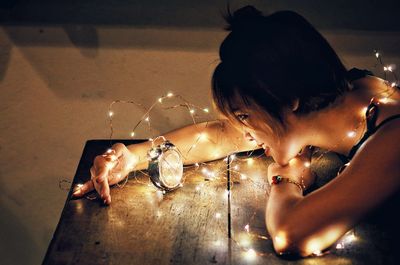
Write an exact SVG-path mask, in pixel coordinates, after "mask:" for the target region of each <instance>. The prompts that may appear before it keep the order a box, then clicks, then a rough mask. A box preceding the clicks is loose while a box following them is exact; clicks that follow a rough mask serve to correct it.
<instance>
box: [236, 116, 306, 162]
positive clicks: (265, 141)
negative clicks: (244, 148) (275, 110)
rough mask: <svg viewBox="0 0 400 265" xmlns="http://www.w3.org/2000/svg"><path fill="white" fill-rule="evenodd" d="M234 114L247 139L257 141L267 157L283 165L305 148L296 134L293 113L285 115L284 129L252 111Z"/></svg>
mask: <svg viewBox="0 0 400 265" xmlns="http://www.w3.org/2000/svg"><path fill="white" fill-rule="evenodd" d="M234 114H235V116H236V117H238V119H239V120H241V121H242V123H243V124H242V125H241V128H242V130H243V132H244V136H245V138H246V139H247V140H249V141H255V142H256V144H257V145H258V146H259V147H262V148H263V149H264V150H265V154H266V155H267V156H272V157H273V158H274V160H275V162H277V163H279V164H281V165H286V164H287V163H288V162H289V161H290V159H292V158H293V157H295V156H296V155H297V154H298V153H299V152H300V150H301V149H302V147H303V146H302V144H301V142H300V139H299V138H298V136H297V135H298V134H296V133H295V132H294V126H293V122H296V117H295V115H294V114H293V113H292V112H288V113H287V114H285V115H284V122H285V124H286V128H284V129H283V128H282V127H281V125H278V123H276V122H268V121H269V120H272V119H271V118H269V117H268V116H266V114H262V113H259V112H255V111H250V110H247V111H235V113H234Z"/></svg>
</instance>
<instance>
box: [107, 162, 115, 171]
mask: <svg viewBox="0 0 400 265" xmlns="http://www.w3.org/2000/svg"><path fill="white" fill-rule="evenodd" d="M113 167H114V164H113V163H106V168H107V170H111V169H112V168H113Z"/></svg>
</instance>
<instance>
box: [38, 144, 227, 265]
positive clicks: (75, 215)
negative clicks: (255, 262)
mask: <svg viewBox="0 0 400 265" xmlns="http://www.w3.org/2000/svg"><path fill="white" fill-rule="evenodd" d="M91 144H92V143H88V144H87V145H86V147H85V155H84V156H83V158H82V160H81V163H80V166H79V167H78V171H77V175H76V176H75V181H74V182H76V183H78V182H82V181H83V180H84V179H87V178H88V169H89V166H88V165H90V163H91V162H90V161H93V160H92V158H93V155H88V152H89V150H88V149H92V150H93V148H94V149H96V150H97V152H94V153H100V152H98V150H100V149H102V148H103V151H104V150H105V149H106V148H107V147H104V142H103V147H102V148H101V147H99V146H96V147H93V146H92V145H91ZM90 153H92V154H93V152H92V151H90ZM83 164H84V165H83ZM209 167H210V168H213V169H214V170H219V171H221V170H222V171H224V169H225V163H224V162H223V161H217V162H213V163H211V164H210V165H209ZM185 174H186V175H190V176H188V178H187V180H186V183H185V185H184V186H183V187H182V188H181V189H179V190H177V191H175V192H173V193H170V194H166V195H164V196H163V195H162V193H159V192H157V191H156V189H155V188H154V187H153V185H152V184H150V182H149V181H148V179H147V178H146V177H144V176H143V175H142V176H139V177H138V179H139V180H140V182H141V183H139V182H137V181H135V179H133V178H132V179H130V180H129V181H128V183H127V185H126V186H125V187H124V188H122V189H118V188H113V189H111V195H112V197H113V203H112V205H111V206H109V207H104V206H101V203H100V201H91V200H87V199H80V200H70V199H67V203H66V206H65V209H64V211H63V214H62V217H61V220H60V224H59V226H58V228H57V231H56V233H55V235H54V238H53V241H52V243H51V245H50V247H49V250H48V253H47V255H46V258H45V261H44V264H157V263H161V264H166V263H172V264H207V263H218V264H227V263H228V260H227V255H226V253H227V247H226V246H227V245H228V243H227V241H228V240H227V224H226V223H227V218H226V216H227V215H226V211H227V210H226V209H227V208H226V200H224V199H223V192H224V190H225V186H226V183H225V182H218V181H205V180H204V177H203V176H202V175H201V174H198V171H195V170H194V168H189V169H186V170H185ZM143 182H144V184H143ZM196 187H201V188H200V189H199V190H197V189H196ZM216 198H220V199H216ZM216 213H220V214H221V216H220V218H216Z"/></svg>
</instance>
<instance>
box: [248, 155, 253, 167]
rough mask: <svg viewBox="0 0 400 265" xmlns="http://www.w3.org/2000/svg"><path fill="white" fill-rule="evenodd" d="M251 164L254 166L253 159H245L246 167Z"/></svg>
mask: <svg viewBox="0 0 400 265" xmlns="http://www.w3.org/2000/svg"><path fill="white" fill-rule="evenodd" d="M253 164H254V159H253V158H251V157H250V158H249V159H247V165H249V166H251V165H253Z"/></svg>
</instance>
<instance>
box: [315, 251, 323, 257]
mask: <svg viewBox="0 0 400 265" xmlns="http://www.w3.org/2000/svg"><path fill="white" fill-rule="evenodd" d="M313 254H314V255H315V256H322V252H321V250H316V251H314V252H313Z"/></svg>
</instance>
